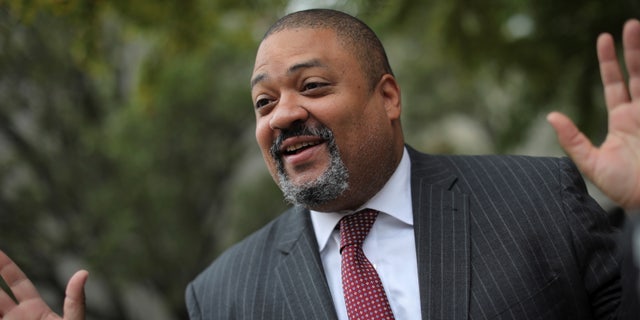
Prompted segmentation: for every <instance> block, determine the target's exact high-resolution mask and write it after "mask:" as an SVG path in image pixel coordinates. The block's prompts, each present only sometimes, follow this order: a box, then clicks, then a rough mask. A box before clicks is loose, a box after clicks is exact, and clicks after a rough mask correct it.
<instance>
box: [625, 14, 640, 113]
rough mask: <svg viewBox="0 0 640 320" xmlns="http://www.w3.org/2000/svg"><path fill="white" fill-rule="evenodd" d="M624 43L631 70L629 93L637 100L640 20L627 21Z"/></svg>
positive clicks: (639, 92) (639, 74)
mask: <svg viewBox="0 0 640 320" xmlns="http://www.w3.org/2000/svg"><path fill="white" fill-rule="evenodd" d="M622 43H623V45H624V59H625V63H626V64H627V71H628V72H629V93H630V94H631V98H632V99H634V100H637V99H640V21H638V20H635V19H633V20H629V21H627V23H625V25H624V30H623V33H622Z"/></svg>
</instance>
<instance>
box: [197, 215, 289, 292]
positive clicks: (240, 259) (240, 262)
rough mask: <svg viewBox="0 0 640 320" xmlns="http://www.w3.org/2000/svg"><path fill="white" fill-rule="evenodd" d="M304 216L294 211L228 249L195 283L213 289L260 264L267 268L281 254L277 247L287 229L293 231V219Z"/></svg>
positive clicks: (281, 216)
mask: <svg viewBox="0 0 640 320" xmlns="http://www.w3.org/2000/svg"><path fill="white" fill-rule="evenodd" d="M297 214H300V212H298V210H297V209H295V208H291V209H289V210H287V211H285V212H284V213H283V214H281V215H280V216H279V217H277V218H276V219H274V220H272V221H271V222H269V223H268V224H266V225H265V226H263V227H262V228H260V229H258V230H257V231H255V232H254V233H252V234H250V235H249V236H247V237H246V238H244V239H243V240H241V241H240V242H238V243H236V244H234V245H233V246H231V247H229V248H228V249H226V250H225V251H224V252H223V253H222V254H220V255H219V256H218V257H217V258H216V259H215V260H214V261H213V262H212V263H211V264H210V265H209V266H208V267H207V268H206V269H205V270H203V271H202V272H201V273H200V274H199V275H198V276H197V277H196V278H195V279H194V281H193V285H194V286H196V289H197V286H198V285H199V284H205V283H206V285H207V286H210V285H211V284H212V282H217V281H224V282H227V281H229V280H230V279H233V278H234V277H238V276H241V275H242V274H245V273H246V272H248V270H246V269H247V268H249V267H253V266H256V265H257V264H256V263H261V264H264V261H261V262H260V261H259V260H268V259H272V257H273V256H274V254H275V252H276V251H277V248H276V244H277V242H278V237H279V236H280V235H281V234H282V233H283V229H286V228H290V227H291V226H290V224H291V220H292V219H293V218H294V217H293V216H295V215H297Z"/></svg>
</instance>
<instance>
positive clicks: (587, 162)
mask: <svg viewBox="0 0 640 320" xmlns="http://www.w3.org/2000/svg"><path fill="white" fill-rule="evenodd" d="M547 121H548V122H549V123H550V124H551V126H552V127H553V129H554V130H555V131H556V135H557V136H558V142H559V143H560V145H561V146H562V148H563V149H564V151H565V152H566V153H567V154H568V155H569V157H571V159H573V161H574V162H575V163H576V165H577V166H578V168H580V170H582V172H583V173H584V174H586V175H587V176H590V175H591V172H592V171H593V161H592V160H591V159H592V155H593V152H594V151H596V149H595V147H594V146H593V144H592V143H591V141H589V139H588V138H587V137H586V136H585V135H584V134H583V133H582V132H580V130H578V128H577V127H576V125H575V124H574V123H573V121H571V119H569V118H568V117H567V116H565V115H564V114H562V113H559V112H551V113H550V114H549V115H547Z"/></svg>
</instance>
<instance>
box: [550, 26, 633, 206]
mask: <svg viewBox="0 0 640 320" xmlns="http://www.w3.org/2000/svg"><path fill="white" fill-rule="evenodd" d="M623 47H624V59H625V63H626V66H627V70H628V73H629V81H628V83H627V82H626V81H625V78H624V75H623V73H622V68H621V67H620V63H619V62H618V59H617V56H616V52H615V46H614V41H613V38H612V37H611V35H609V34H602V35H600V37H599V38H598V43H597V51H598V60H599V62H600V74H601V77H602V84H603V86H604V94H605V100H606V105H607V111H608V115H609V119H608V126H609V127H608V133H607V137H606V139H605V141H604V142H603V143H602V145H600V147H596V146H594V145H593V144H592V143H591V142H590V141H589V139H588V138H586V136H585V135H584V134H583V133H582V132H580V131H579V130H578V128H577V127H576V126H575V124H574V123H573V122H572V121H571V120H570V119H569V118H567V117H566V116H565V115H563V114H560V113H558V112H552V113H551V114H549V116H548V117H547V119H548V121H549V122H550V123H551V125H552V126H553V127H554V129H555V130H556V133H557V135H558V140H559V142H560V145H562V147H563V148H564V149H565V151H566V152H567V154H568V155H569V156H570V157H571V158H572V159H573V161H574V162H575V163H576V165H577V166H578V167H579V168H580V170H581V171H582V172H583V173H584V174H585V175H586V176H587V177H588V178H589V179H590V180H591V181H592V182H593V183H594V184H595V185H596V186H598V187H599V188H600V189H601V190H602V191H603V192H604V193H605V194H606V195H608V196H609V197H610V198H611V199H612V200H613V201H615V202H616V203H618V204H619V205H620V206H622V207H623V208H626V209H628V210H633V209H640V21H638V20H630V21H628V22H627V23H626V24H625V27H624V30H623Z"/></svg>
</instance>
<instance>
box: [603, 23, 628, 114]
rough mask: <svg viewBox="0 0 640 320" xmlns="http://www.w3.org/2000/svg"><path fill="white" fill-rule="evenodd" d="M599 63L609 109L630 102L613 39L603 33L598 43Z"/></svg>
mask: <svg viewBox="0 0 640 320" xmlns="http://www.w3.org/2000/svg"><path fill="white" fill-rule="evenodd" d="M596 47H597V51H598V61H599V62H600V78H601V79H602V85H603V87H604V98H605V102H606V104H607V109H608V110H611V109H613V108H615V107H616V106H619V105H621V104H623V103H626V102H629V93H628V91H627V86H626V83H625V81H624V77H623V75H622V71H621V69H620V63H619V62H618V58H617V56H616V49H615V46H614V43H613V37H612V36H611V35H610V34H608V33H603V34H601V35H600V36H599V37H598V41H597V45H596Z"/></svg>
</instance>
